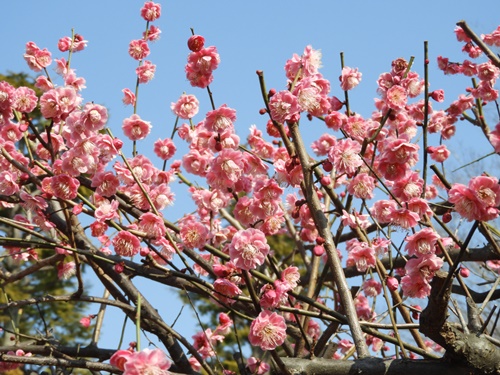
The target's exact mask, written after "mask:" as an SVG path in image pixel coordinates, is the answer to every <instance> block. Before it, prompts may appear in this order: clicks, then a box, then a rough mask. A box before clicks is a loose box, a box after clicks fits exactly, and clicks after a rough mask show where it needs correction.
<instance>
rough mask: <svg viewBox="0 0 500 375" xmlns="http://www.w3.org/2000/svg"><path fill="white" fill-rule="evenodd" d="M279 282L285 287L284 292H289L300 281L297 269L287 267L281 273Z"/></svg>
mask: <svg viewBox="0 0 500 375" xmlns="http://www.w3.org/2000/svg"><path fill="white" fill-rule="evenodd" d="M280 280H281V281H282V282H283V284H284V285H285V289H286V291H290V290H293V289H295V288H296V287H297V285H298V283H299V280H300V274H299V269H298V268H297V267H294V266H289V267H287V268H285V269H284V270H283V271H282V272H281V278H280Z"/></svg>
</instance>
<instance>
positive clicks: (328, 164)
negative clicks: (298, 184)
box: [323, 160, 333, 172]
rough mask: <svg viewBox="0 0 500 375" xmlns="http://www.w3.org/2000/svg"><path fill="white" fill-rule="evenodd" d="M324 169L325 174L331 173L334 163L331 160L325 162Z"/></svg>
mask: <svg viewBox="0 0 500 375" xmlns="http://www.w3.org/2000/svg"><path fill="white" fill-rule="evenodd" d="M323 169H324V170H325V172H331V171H332V169H333V164H332V162H331V161H330V160H325V161H324V162H323Z"/></svg>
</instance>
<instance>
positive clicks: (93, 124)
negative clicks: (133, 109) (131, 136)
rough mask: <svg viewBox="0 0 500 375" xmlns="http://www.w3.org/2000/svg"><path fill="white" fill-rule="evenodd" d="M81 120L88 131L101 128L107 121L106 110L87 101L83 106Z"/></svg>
mask: <svg viewBox="0 0 500 375" xmlns="http://www.w3.org/2000/svg"><path fill="white" fill-rule="evenodd" d="M81 121H82V123H83V126H85V128H86V129H87V130H89V131H93V132H94V131H98V130H101V129H102V128H103V127H104V125H106V122H107V121H108V111H107V109H106V107H103V106H102V105H99V104H94V103H87V104H85V106H84V107H83V111H82V114H81Z"/></svg>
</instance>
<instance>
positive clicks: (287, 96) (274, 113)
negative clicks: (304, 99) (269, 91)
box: [269, 91, 300, 124]
mask: <svg viewBox="0 0 500 375" xmlns="http://www.w3.org/2000/svg"><path fill="white" fill-rule="evenodd" d="M269 110H270V111H271V118H272V119H273V120H274V121H276V122H279V123H281V124H284V123H286V122H287V121H292V122H296V121H298V120H299V117H300V107H299V102H298V100H297V97H296V96H295V95H293V94H292V93H291V92H290V91H280V92H277V93H276V94H274V95H273V96H272V97H271V99H270V100H269Z"/></svg>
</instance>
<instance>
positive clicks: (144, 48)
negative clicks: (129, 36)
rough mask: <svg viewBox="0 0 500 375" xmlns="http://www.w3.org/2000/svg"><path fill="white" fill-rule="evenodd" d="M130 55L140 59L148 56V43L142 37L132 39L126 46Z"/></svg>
mask: <svg viewBox="0 0 500 375" xmlns="http://www.w3.org/2000/svg"><path fill="white" fill-rule="evenodd" d="M128 53H129V55H130V57H132V58H133V59H135V60H142V59H145V58H146V57H148V56H149V53H150V50H149V46H148V43H147V42H146V41H145V40H143V39H137V40H132V41H131V42H130V44H129V47H128Z"/></svg>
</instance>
